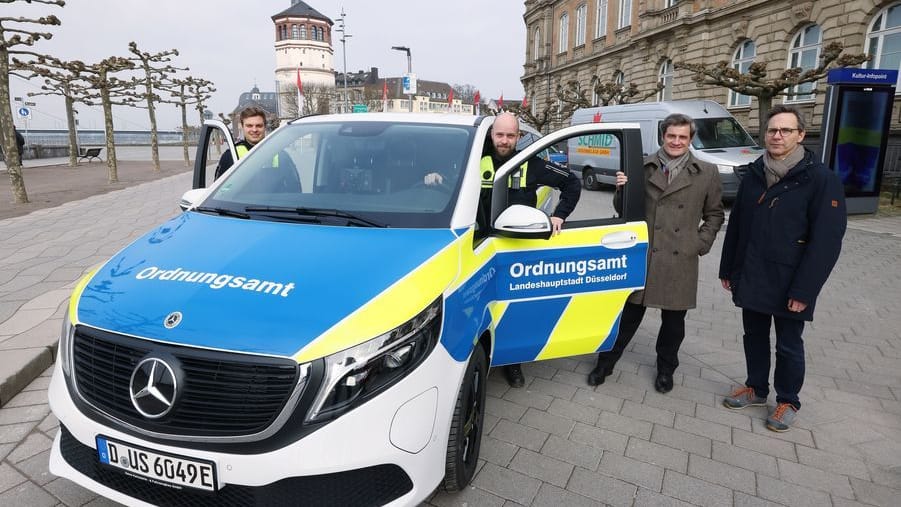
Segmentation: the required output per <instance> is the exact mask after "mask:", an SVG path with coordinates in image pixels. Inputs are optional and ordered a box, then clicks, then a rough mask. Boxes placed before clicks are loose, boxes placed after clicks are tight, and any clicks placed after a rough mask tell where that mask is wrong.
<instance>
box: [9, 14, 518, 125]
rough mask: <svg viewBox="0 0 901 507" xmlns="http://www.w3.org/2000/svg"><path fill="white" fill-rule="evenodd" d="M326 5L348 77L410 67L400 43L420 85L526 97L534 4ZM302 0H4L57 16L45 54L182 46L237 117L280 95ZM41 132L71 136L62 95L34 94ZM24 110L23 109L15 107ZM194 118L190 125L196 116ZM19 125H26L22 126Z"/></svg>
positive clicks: (184, 63)
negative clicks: (284, 33) (279, 26)
mask: <svg viewBox="0 0 901 507" xmlns="http://www.w3.org/2000/svg"><path fill="white" fill-rule="evenodd" d="M307 4H309V5H310V6H311V7H313V8H314V9H316V10H318V11H319V12H321V13H322V14H324V15H326V16H328V17H329V18H331V19H332V21H335V22H336V25H335V27H333V28H336V27H337V20H338V17H339V15H340V13H341V8H342V7H343V8H344V11H345V13H346V15H347V17H346V24H347V33H348V34H350V35H351V37H350V38H349V39H348V41H347V70H348V71H349V72H356V71H358V70H364V69H369V68H370V67H378V68H379V75H380V76H383V77H384V76H388V77H391V76H398V75H401V74H403V73H404V72H406V68H407V59H406V56H405V54H404V53H402V52H399V51H392V50H391V46H407V47H409V48H410V49H411V52H412V55H413V72H414V73H415V74H416V75H417V76H418V77H419V78H420V79H427V80H433V81H444V82H447V83H450V84H472V85H473V86H475V87H476V88H477V89H479V90H480V91H481V95H482V98H483V99H485V98H489V97H497V96H499V95H500V94H501V93H503V94H504V97H505V98H507V99H520V98H522V95H523V89H522V84H521V83H520V81H519V78H520V76H521V75H522V71H523V62H524V58H525V26H524V24H523V19H522V16H523V13H524V12H525V6H524V2H523V1H522V0H490V1H489V0H455V1H453V2H438V1H434V0H433V1H424V2H414V1H410V0H311V1H308V2H307ZM290 5H291V0H252V1H251V0H243V1H242V0H217V1H212V0H67V1H66V6H65V7H62V8H59V7H55V6H47V5H41V4H26V3H25V2H16V3H13V4H12V5H11V6H10V5H6V4H4V7H3V10H4V15H10V14H11V15H22V16H28V17H37V16H41V15H47V14H55V15H56V16H57V17H59V18H60V20H61V21H62V25H61V26H58V27H51V28H50V29H49V30H50V31H52V32H53V34H54V35H53V38H52V39H51V40H49V41H41V42H40V43H39V44H37V45H36V46H35V50H37V51H39V52H46V53H49V54H51V55H54V56H56V57H59V58H62V59H66V60H82V61H84V62H85V63H94V62H97V61H99V60H102V59H103V58H106V57H108V56H129V55H130V53H128V43H129V42H130V41H135V42H137V44H138V47H139V48H141V49H142V50H143V51H148V52H157V51H162V50H166V49H171V48H177V49H178V50H179V52H180V53H181V54H180V56H179V57H177V58H176V60H175V61H174V62H173V63H174V64H176V65H177V66H180V67H190V69H191V70H190V74H192V75H194V76H198V77H203V78H206V79H209V80H211V81H213V83H214V84H215V86H216V89H217V90H218V91H217V92H216V93H215V95H214V97H213V99H212V100H211V101H210V103H209V108H210V109H212V111H213V112H214V113H220V112H229V111H231V110H232V109H234V107H235V106H236V105H237V101H238V96H239V95H240V94H241V93H242V92H244V91H248V90H249V89H250V88H251V87H252V86H253V85H254V84H255V83H256V84H257V85H258V86H259V87H260V90H261V91H274V90H275V84H274V82H275V72H274V69H275V53H274V50H273V45H274V42H275V29H274V25H273V23H272V19H271V17H272V15H273V14H276V13H278V12H281V11H283V10H284V9H287V8H288V7H290ZM334 38H335V41H334V43H333V47H334V50H335V54H334V62H333V64H334V66H335V69H336V70H338V71H342V70H343V68H342V66H343V61H342V53H341V43H340V42H338V41H337V39H338V38H340V35H339V34H337V33H335V34H334ZM10 85H11V94H12V95H13V96H14V97H16V96H23V97H24V95H25V94H27V93H28V92H37V91H40V83H39V82H38V83H29V82H26V81H23V80H21V79H18V78H16V77H13V78H11V79H10ZM25 100H29V101H33V102H36V103H37V107H35V108H33V109H34V112H33V116H32V120H31V121H30V122H29V127H30V128H60V129H64V128H65V127H66V125H65V113H64V109H63V105H62V100H61V99H57V98H56V97H34V98H30V99H29V98H25ZM76 109H78V110H79V118H80V128H86V129H89V128H103V119H102V113H101V112H100V108H99V107H94V108H89V107H87V106H84V105H77V106H76ZM13 111H14V114H15V107H14V108H13ZM194 117H195V116H189V120H188V121H189V123H196V120H195V121H194V122H192V120H191V119H192V118H194ZM157 118H158V120H159V128H160V129H166V130H168V129H175V128H176V127H178V126H180V123H181V120H180V115H179V113H178V111H177V109H176V108H175V106H162V107H161V110H160V111H159V112H158V113H157ZM114 121H115V127H116V129H121V130H132V129H147V128H149V126H150V122H149V120H148V119H147V112H146V110H139V109H132V108H118V107H117V108H114ZM16 125H17V126H19V127H20V128H22V127H24V123H23V122H22V120H20V119H18V118H17V119H16Z"/></svg>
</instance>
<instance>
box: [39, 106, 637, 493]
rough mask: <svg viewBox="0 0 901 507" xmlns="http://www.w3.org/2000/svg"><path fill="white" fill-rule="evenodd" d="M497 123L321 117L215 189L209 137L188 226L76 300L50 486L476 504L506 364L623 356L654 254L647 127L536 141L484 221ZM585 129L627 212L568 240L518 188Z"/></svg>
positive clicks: (109, 269) (109, 265)
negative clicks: (437, 178)
mask: <svg viewBox="0 0 901 507" xmlns="http://www.w3.org/2000/svg"><path fill="white" fill-rule="evenodd" d="M493 120H494V118H493V117H480V116H471V115H465V116H464V115H441V114H412V113H406V114H390V113H369V114H346V115H320V116H309V117H306V118H301V119H298V120H295V121H292V122H289V123H288V124H286V125H284V126H282V127H280V128H279V129H277V130H276V131H275V132H273V133H272V134H270V135H268V136H267V137H266V138H265V139H264V140H263V141H262V142H260V143H259V144H257V145H256V146H254V148H253V149H252V150H250V151H249V152H248V154H247V155H245V156H244V157H242V158H241V159H240V160H239V161H238V162H237V163H236V164H235V165H233V166H232V167H231V168H230V169H229V170H228V171H226V172H225V173H224V174H223V175H222V176H220V177H219V178H218V179H216V180H215V181H211V180H212V178H211V177H210V174H209V173H210V172H212V168H213V167H215V165H214V163H213V162H214V160H208V153H209V152H210V151H211V150H212V152H213V154H215V151H216V150H215V149H214V148H212V149H210V148H209V145H210V140H211V139H212V138H213V133H214V132H219V133H220V135H222V137H223V138H224V139H225V141H226V142H225V144H224V145H223V146H222V149H223V150H225V149H227V150H230V151H232V156H233V157H234V158H235V159H237V157H236V156H235V155H236V154H235V153H234V142H233V140H232V139H231V136H230V134H229V133H228V131H227V129H226V128H225V126H224V125H223V124H222V123H221V122H216V121H209V122H207V123H206V124H205V126H204V128H203V129H202V130H201V132H200V138H199V147H198V152H197V158H196V162H195V168H194V187H195V188H194V189H193V190H189V191H188V192H186V193H185V195H184V196H183V197H182V201H181V203H180V204H181V205H182V206H183V208H184V209H185V211H184V212H182V213H180V214H177V215H175V216H174V217H172V219H171V220H169V221H167V222H165V223H163V224H160V225H159V226H157V227H155V228H153V229H152V230H150V231H148V232H147V233H146V234H145V235H144V236H142V237H140V238H138V239H137V240H135V241H134V242H133V243H132V244H130V245H128V246H126V247H125V248H123V249H122V250H121V251H119V252H117V253H116V254H115V255H114V256H113V257H112V258H110V259H109V260H108V261H106V262H103V263H101V264H100V265H98V266H97V267H96V268H94V269H92V270H91V271H90V272H89V273H88V274H87V275H86V276H85V277H84V278H83V279H82V280H81V281H80V282H78V283H77V284H76V286H75V288H74V291H73V293H72V297H71V298H70V300H69V306H68V308H67V310H66V312H65V318H64V322H63V327H62V332H61V336H60V343H59V357H58V360H57V361H56V366H55V368H54V373H53V378H52V380H51V383H50V388H49V401H50V407H51V408H52V410H53V413H54V414H55V415H56V417H57V418H58V419H59V423H60V425H59V428H60V429H59V432H58V433H57V434H56V437H55V440H54V443H53V447H52V451H51V455H50V471H51V472H52V473H54V474H56V475H58V476H61V477H66V478H68V479H70V480H72V481H74V482H75V483H77V484H78V485H80V486H83V487H85V488H87V489H90V490H91V491H94V492H96V493H98V494H101V495H103V496H105V497H107V498H110V499H112V500H114V501H116V502H120V503H123V504H126V505H132V506H148V505H169V506H173V505H183V506H190V507H196V506H227V505H240V506H245V505H334V506H354V507H358V506H370V505H391V506H406V505H419V504H420V503H421V502H423V501H424V500H426V499H427V498H428V497H429V495H431V494H432V492H433V491H434V490H435V489H436V488H439V487H441V488H443V489H445V490H450V491H454V490H460V489H463V488H465V487H466V486H467V484H469V482H470V481H471V480H472V478H473V476H474V475H475V473H476V470H477V469H478V466H479V464H480V463H481V461H482V460H480V459H479V449H480V444H481V440H482V436H483V434H484V432H485V431H486V429H485V428H486V425H487V421H486V419H485V414H486V411H485V403H486V392H487V391H486V389H487V388H488V383H487V382H486V376H487V375H488V368H489V366H500V365H505V364H511V363H521V362H528V361H536V360H543V359H551V358H557V357H567V356H574V355H579V354H587V353H594V352H598V351H604V350H610V349H611V348H612V347H613V343H614V341H615V339H616V335H617V330H618V326H619V316H620V313H621V312H622V308H623V305H624V303H625V301H626V298H627V297H628V296H629V294H631V293H632V292H633V291H635V290H640V289H642V288H643V287H644V282H645V269H646V268H645V267H646V256H647V250H648V248H647V246H648V232H647V225H646V223H645V221H644V205H643V198H642V196H643V195H644V187H643V181H644V177H643V171H642V163H641V148H640V146H641V139H640V132H639V128H638V125H636V124H612V123H605V124H589V125H579V126H575V127H567V128H565V129H562V130H559V131H557V132H554V133H552V134H549V135H548V136H545V137H541V138H538V139H536V140H534V141H533V142H531V144H529V145H528V146H526V147H524V148H523V150H522V151H521V152H520V153H518V154H517V155H515V156H514V157H513V158H512V159H511V160H509V161H508V162H506V163H505V164H503V165H502V166H501V167H498V168H497V171H496V173H495V180H494V187H493V189H490V192H491V199H490V201H491V202H490V210H488V211H487V212H485V211H483V209H484V206H483V205H482V200H481V199H482V197H483V195H484V192H486V191H489V189H484V190H483V188H482V181H481V178H482V174H481V171H480V169H479V165H480V160H481V158H482V154H483V146H484V145H485V143H486V140H487V139H488V136H489V135H490V134H489V132H490V127H491V124H492V122H493ZM589 135H610V136H613V137H614V138H616V139H617V141H618V143H619V146H621V147H622V149H621V157H620V158H621V160H622V163H623V166H622V168H623V169H624V170H625V171H626V172H627V174H629V176H630V180H629V183H628V185H627V186H626V196H625V200H624V208H623V212H622V214H621V216H617V217H613V218H611V217H610V214H609V212H608V211H606V210H604V209H602V208H600V207H598V204H599V203H598V201H599V199H582V200H580V202H579V205H578V206H577V207H576V210H575V211H574V212H573V214H571V215H570V217H569V219H568V220H567V222H566V224H565V227H564V229H563V231H562V232H560V233H559V234H557V235H553V236H552V235H551V224H550V219H549V217H548V215H547V211H548V210H544V209H538V208H532V207H527V206H522V205H515V204H514V205H509V203H508V202H507V198H508V192H507V191H506V189H507V186H508V179H509V178H510V176H511V174H512V173H513V171H515V170H517V169H518V168H519V166H520V164H522V163H523V162H524V161H525V160H527V159H528V158H529V157H532V156H536V155H539V156H540V154H541V153H542V151H543V150H546V149H547V148H548V147H549V146H551V145H554V144H557V143H560V142H566V141H567V140H568V138H569V137H572V136H589ZM213 158H214V156H213V157H210V159H213ZM208 161H209V162H210V163H209V164H208V163H207V162H208ZM431 172H439V173H441V174H442V175H443V176H444V178H443V180H444V181H443V183H442V184H438V185H428V184H425V182H424V178H423V176H424V175H425V174H428V173H431ZM171 205H172V207H173V211H174V210H175V206H174V205H175V203H171ZM486 215H487V216H486Z"/></svg>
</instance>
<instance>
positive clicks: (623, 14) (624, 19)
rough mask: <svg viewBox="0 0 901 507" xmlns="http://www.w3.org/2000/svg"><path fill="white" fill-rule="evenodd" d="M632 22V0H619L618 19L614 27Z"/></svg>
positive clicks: (621, 26) (620, 26)
mask: <svg viewBox="0 0 901 507" xmlns="http://www.w3.org/2000/svg"><path fill="white" fill-rule="evenodd" d="M631 24H632V0H619V20H618V21H617V23H616V28H617V29H619V28H625V27H627V26H629V25H631Z"/></svg>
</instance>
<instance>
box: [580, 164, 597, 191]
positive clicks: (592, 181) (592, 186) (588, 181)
mask: <svg viewBox="0 0 901 507" xmlns="http://www.w3.org/2000/svg"><path fill="white" fill-rule="evenodd" d="M582 175H583V176H582V186H584V187H585V188H586V189H588V190H600V189H601V183H600V182H599V181H598V177H597V176H596V175H595V174H594V170H593V169H589V168H587V167H586V168H585V169H582Z"/></svg>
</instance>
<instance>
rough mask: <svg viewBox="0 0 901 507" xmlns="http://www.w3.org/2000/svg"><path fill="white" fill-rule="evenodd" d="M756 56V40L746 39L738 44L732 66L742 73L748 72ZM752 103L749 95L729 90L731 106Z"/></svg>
mask: <svg viewBox="0 0 901 507" xmlns="http://www.w3.org/2000/svg"><path fill="white" fill-rule="evenodd" d="M755 56H757V48H756V47H755V46H754V41H752V40H746V41H744V42H743V43H742V44H741V45H740V46H738V49H736V50H735V55H734V56H733V57H732V68H733V69H735V70H737V71H739V72H742V73H744V72H747V71H748V68H749V67H750V66H751V64H752V63H754V57H755ZM750 105H751V97H750V96H749V95H742V94H740V93H735V92H734V91H731V90H730V91H729V106H730V107H742V106H750Z"/></svg>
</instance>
